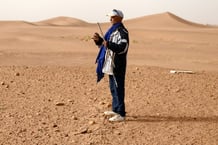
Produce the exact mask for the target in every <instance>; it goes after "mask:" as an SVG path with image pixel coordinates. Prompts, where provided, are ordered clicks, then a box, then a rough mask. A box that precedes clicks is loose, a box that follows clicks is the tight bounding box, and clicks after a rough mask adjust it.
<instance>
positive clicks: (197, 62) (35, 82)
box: [0, 12, 218, 145]
mask: <svg viewBox="0 0 218 145" xmlns="http://www.w3.org/2000/svg"><path fill="white" fill-rule="evenodd" d="M123 23H124V24H125V26H126V27H127V29H128V30H129V36H130V47H129V51H128V65H127V74H126V87H125V88H126V96H125V102H126V112H127V116H126V120H125V121H123V122H113V123H111V122H109V121H108V117H106V116H104V115H103V112H104V111H106V110H110V109H111V95H110V92H109V87H108V76H105V77H104V78H103V80H101V82H100V83H96V72H95V69H96V64H95V59H96V56H97V53H98V48H97V47H96V46H95V45H94V43H93V40H92V39H91V37H92V35H93V33H94V32H99V29H98V26H97V24H95V23H88V22H85V21H83V20H80V19H75V18H71V17H55V18H51V19H47V20H42V21H39V22H27V21H13V20H12V21H0V145H218V26H213V25H205V24H197V23H194V22H192V21H190V20H189V21H188V20H185V19H183V18H180V17H179V16H176V15H174V14H172V13H170V12H165V13H160V14H154V15H147V16H144V17H138V18H134V19H128V20H124V22H123ZM110 25H111V24H110V22H108V23H102V24H101V26H102V30H103V31H104V32H106V31H107V29H108V28H109V27H110ZM99 33H100V32H99ZM172 70H175V71H182V72H178V73H170V72H172ZM183 71H190V72H191V73H187V72H183Z"/></svg>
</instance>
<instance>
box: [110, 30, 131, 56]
mask: <svg viewBox="0 0 218 145" xmlns="http://www.w3.org/2000/svg"><path fill="white" fill-rule="evenodd" d="M118 32H119V35H120V37H118V38H119V40H118V43H115V42H113V41H108V42H107V47H108V49H110V50H112V51H113V52H115V53H118V54H119V53H123V52H126V51H127V49H128V45H129V36H128V31H127V30H126V29H124V28H119V29H118Z"/></svg>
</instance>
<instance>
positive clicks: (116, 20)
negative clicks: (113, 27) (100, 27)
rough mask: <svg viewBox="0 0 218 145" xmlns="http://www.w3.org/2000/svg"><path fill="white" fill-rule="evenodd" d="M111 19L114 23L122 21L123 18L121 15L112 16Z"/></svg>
mask: <svg viewBox="0 0 218 145" xmlns="http://www.w3.org/2000/svg"><path fill="white" fill-rule="evenodd" d="M110 21H111V23H112V24H115V23H118V22H121V21H122V18H121V17H119V16H111V18H110Z"/></svg>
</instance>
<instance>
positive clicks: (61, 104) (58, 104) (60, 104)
mask: <svg viewBox="0 0 218 145" xmlns="http://www.w3.org/2000/svg"><path fill="white" fill-rule="evenodd" d="M55 105H56V106H64V105H65V104H64V103H62V102H59V103H56V104H55Z"/></svg>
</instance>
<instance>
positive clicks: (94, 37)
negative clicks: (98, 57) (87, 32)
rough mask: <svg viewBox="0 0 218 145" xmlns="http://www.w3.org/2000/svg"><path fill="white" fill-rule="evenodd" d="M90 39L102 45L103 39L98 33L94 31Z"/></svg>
mask: <svg viewBox="0 0 218 145" xmlns="http://www.w3.org/2000/svg"><path fill="white" fill-rule="evenodd" d="M92 39H93V40H94V41H95V44H96V45H102V42H103V41H104V40H103V38H101V36H100V35H99V34H98V33H94V35H93V37H92Z"/></svg>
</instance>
